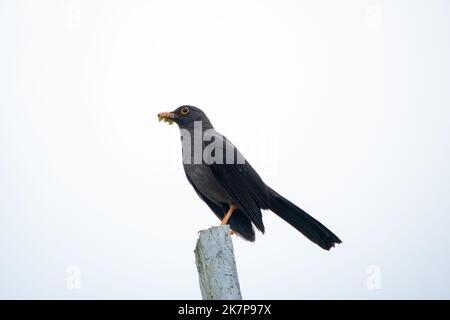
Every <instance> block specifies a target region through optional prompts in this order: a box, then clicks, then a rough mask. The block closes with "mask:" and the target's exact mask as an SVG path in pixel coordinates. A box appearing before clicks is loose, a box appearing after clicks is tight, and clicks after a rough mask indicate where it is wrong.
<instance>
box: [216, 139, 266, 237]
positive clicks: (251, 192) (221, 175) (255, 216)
mask: <svg viewBox="0 0 450 320" xmlns="http://www.w3.org/2000/svg"><path fill="white" fill-rule="evenodd" d="M228 148H234V150H235V154H239V155H240V153H239V151H238V150H237V149H236V147H234V145H233V144H232V143H231V142H230V141H228V140H227V139H226V138H225V137H224V144H223V145H222V148H216V149H215V152H216V154H217V152H222V154H223V158H222V159H223V162H224V163H223V164H221V163H212V164H209V167H210V169H211V172H212V174H213V175H214V177H215V178H216V180H217V181H218V182H219V183H220V184H221V185H222V186H223V188H224V189H225V190H226V191H227V192H228V194H229V195H230V197H231V199H232V200H233V202H234V204H235V205H236V206H237V207H238V208H240V209H241V210H242V211H243V212H244V213H245V215H247V216H248V218H249V219H250V220H251V221H252V222H253V223H254V225H255V226H256V227H257V228H258V229H259V230H261V231H262V232H264V224H263V221H262V214H261V209H266V208H268V199H269V196H268V190H267V187H266V185H265V184H264V182H263V181H262V179H261V178H260V176H259V175H258V173H256V171H255V170H254V169H253V168H252V166H251V165H250V164H249V163H248V162H247V161H246V160H245V161H244V163H236V161H233V163H231V164H227V163H226V151H227V149H228ZM228 150H229V149H228ZM240 156H241V157H242V155H240ZM238 157H239V156H238ZM242 159H244V158H243V157H242ZM235 160H236V158H235Z"/></svg>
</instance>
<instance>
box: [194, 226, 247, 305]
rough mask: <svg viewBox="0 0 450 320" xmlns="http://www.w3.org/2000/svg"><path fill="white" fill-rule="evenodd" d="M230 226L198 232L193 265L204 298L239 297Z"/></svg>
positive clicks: (231, 298) (235, 298)
mask: <svg viewBox="0 0 450 320" xmlns="http://www.w3.org/2000/svg"><path fill="white" fill-rule="evenodd" d="M230 232H231V230H230V226H228V225H223V226H218V227H212V228H209V229H207V230H203V231H200V235H199V238H198V240H197V245H196V247H195V251H194V252H195V264H196V265H197V270H198V276H199V280H200V291H201V293H202V298H203V300H241V299H242V296H241V290H240V288H239V280H238V275H237V269H236V260H235V259H234V251H233V242H232V241H231V235H230Z"/></svg>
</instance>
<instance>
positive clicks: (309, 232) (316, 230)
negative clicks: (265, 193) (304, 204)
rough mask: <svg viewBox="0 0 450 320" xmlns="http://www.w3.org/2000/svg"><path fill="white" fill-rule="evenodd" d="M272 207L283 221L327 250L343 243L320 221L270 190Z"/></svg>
mask: <svg viewBox="0 0 450 320" xmlns="http://www.w3.org/2000/svg"><path fill="white" fill-rule="evenodd" d="M269 191H270V195H271V198H270V207H269V209H270V210H272V211H273V212H274V213H276V214H277V215H278V216H279V217H281V218H282V219H283V220H285V221H286V222H288V223H289V224H290V225H291V226H293V227H294V228H295V229H297V230H298V231H300V232H301V233H303V235H304V236H305V237H307V238H308V239H309V240H311V241H312V242H314V243H315V244H317V245H319V246H320V247H321V248H323V249H325V250H330V249H331V248H332V247H334V245H335V244H336V243H342V241H341V240H340V239H339V238H338V237H337V236H336V235H335V234H334V233H333V232H331V231H330V230H328V229H327V227H325V226H324V225H323V224H321V223H320V222H319V221H317V220H316V219H314V218H313V217H311V216H310V215H309V214H307V213H306V212H305V211H303V210H302V209H300V208H299V207H297V206H296V205H295V204H293V203H292V202H290V201H289V200H287V199H286V198H284V197H282V196H281V195H280V194H278V193H277V192H276V191H274V190H272V189H270V188H269Z"/></svg>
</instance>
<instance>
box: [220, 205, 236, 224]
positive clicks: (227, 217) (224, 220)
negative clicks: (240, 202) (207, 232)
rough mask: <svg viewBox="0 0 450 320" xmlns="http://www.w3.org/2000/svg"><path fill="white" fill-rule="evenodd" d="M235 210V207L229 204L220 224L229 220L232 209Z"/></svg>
mask: <svg viewBox="0 0 450 320" xmlns="http://www.w3.org/2000/svg"><path fill="white" fill-rule="evenodd" d="M234 210H236V207H235V206H233V205H230V209H229V210H228V212H227V214H226V215H225V217H223V219H222V222H220V224H221V225H224V224H227V223H228V220H230V217H231V215H232V213H233V211H234Z"/></svg>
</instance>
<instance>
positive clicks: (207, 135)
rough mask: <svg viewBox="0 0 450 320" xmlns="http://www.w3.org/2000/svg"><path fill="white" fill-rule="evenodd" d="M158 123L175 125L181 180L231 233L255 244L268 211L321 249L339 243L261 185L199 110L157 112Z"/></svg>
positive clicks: (316, 221)
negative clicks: (264, 211)
mask: <svg viewBox="0 0 450 320" xmlns="http://www.w3.org/2000/svg"><path fill="white" fill-rule="evenodd" d="M158 119H159V121H164V122H168V123H169V124H173V123H176V124H177V125H178V127H179V129H180V133H181V141H182V155H183V168H184V172H185V174H186V178H187V180H188V181H189V183H190V184H191V185H192V187H193V188H194V190H195V192H196V193H197V195H198V196H199V197H200V199H201V200H203V201H204V202H205V203H206V204H207V206H208V207H209V208H210V209H211V210H212V211H213V212H214V214H215V215H216V216H217V217H218V218H219V219H220V220H221V225H225V224H228V225H229V226H230V229H231V232H232V233H234V234H237V235H238V236H239V237H241V238H244V239H245V240H248V241H251V242H253V241H255V229H254V227H256V229H258V230H259V231H260V232H262V233H263V234H264V232H265V226H264V223H263V218H262V212H261V210H270V211H272V212H273V213H275V214H276V215H278V216H279V217H281V218H282V219H283V220H285V221H286V222H287V223H289V224H290V225H291V226H293V227H294V228H295V229H297V230H298V231H300V232H301V233H302V234H303V235H304V236H305V237H306V238H308V239H309V240H311V241H312V242H313V243H315V244H317V245H318V246H319V247H321V248H323V249H325V250H330V249H331V248H333V247H334V246H335V245H336V244H339V243H342V241H341V240H340V239H339V238H338V237H337V236H336V235H335V234H334V233H333V232H331V231H330V230H329V229H328V228H327V227H325V226H324V225H323V224H322V223H320V222H319V221H318V220H316V219H314V218H313V217H312V216H311V215H309V214H308V213H306V212H305V211H304V210H302V209H301V208H299V207H298V206H296V205H295V204H294V203H292V202H291V201H289V200H288V199H286V198H285V197H283V196H282V195H280V194H279V193H278V192H276V191H275V190H273V189H272V188H270V187H269V186H268V185H267V184H265V183H264V181H263V180H262V178H261V177H260V176H259V174H258V173H257V172H256V171H255V169H253V167H252V166H251V165H250V163H249V162H248V161H247V160H246V159H245V157H244V156H243V155H242V154H241V153H240V152H239V150H238V149H237V148H236V147H235V146H234V145H233V144H232V143H231V141H230V140H228V139H227V138H226V137H225V136H223V135H222V134H220V133H219V132H217V131H216V130H215V129H214V127H213V125H212V124H211V121H210V120H209V118H208V117H207V116H206V114H205V113H204V112H203V111H202V110H201V109H200V108H197V107H195V106H191V105H182V106H180V107H178V108H176V109H175V110H174V111H171V112H161V113H159V114H158ZM230 150H231V151H230Z"/></svg>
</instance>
